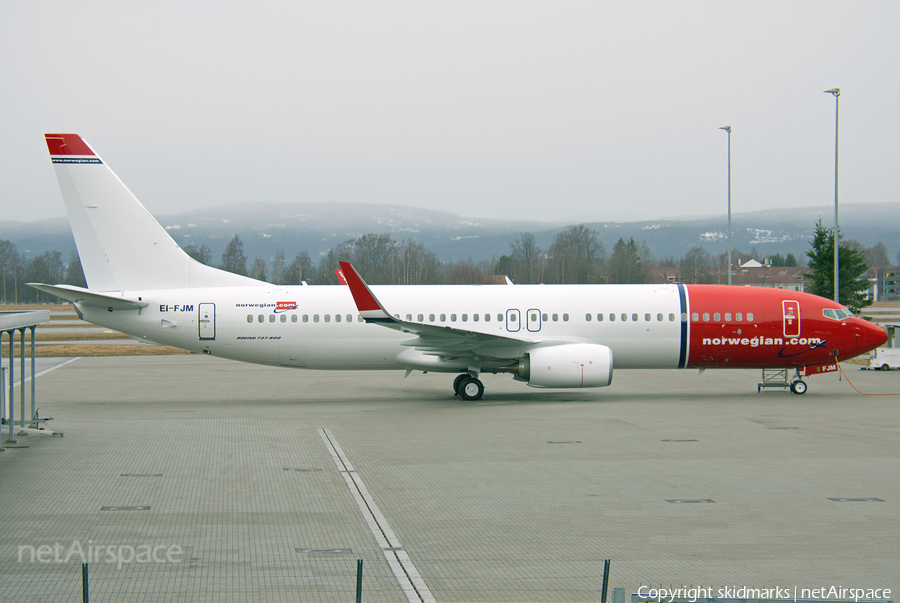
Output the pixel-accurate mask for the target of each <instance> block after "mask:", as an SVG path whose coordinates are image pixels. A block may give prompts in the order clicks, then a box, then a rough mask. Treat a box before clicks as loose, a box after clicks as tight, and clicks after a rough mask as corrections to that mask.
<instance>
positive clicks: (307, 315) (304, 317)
mask: <svg viewBox="0 0 900 603" xmlns="http://www.w3.org/2000/svg"><path fill="white" fill-rule="evenodd" d="M303 322H309V314H304V315H303Z"/></svg>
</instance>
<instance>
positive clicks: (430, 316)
mask: <svg viewBox="0 0 900 603" xmlns="http://www.w3.org/2000/svg"><path fill="white" fill-rule="evenodd" d="M428 322H434V314H429V315H428Z"/></svg>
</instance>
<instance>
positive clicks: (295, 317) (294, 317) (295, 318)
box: [291, 314, 297, 322]
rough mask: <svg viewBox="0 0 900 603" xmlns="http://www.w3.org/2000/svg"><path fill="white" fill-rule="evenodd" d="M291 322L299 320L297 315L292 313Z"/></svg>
mask: <svg viewBox="0 0 900 603" xmlns="http://www.w3.org/2000/svg"><path fill="white" fill-rule="evenodd" d="M291 322H297V315H296V314H291Z"/></svg>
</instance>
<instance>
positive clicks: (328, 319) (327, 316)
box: [325, 314, 331, 322]
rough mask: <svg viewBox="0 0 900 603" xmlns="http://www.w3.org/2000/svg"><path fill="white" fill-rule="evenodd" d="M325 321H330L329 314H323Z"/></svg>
mask: <svg viewBox="0 0 900 603" xmlns="http://www.w3.org/2000/svg"><path fill="white" fill-rule="evenodd" d="M325 322H331V314H326V315H325Z"/></svg>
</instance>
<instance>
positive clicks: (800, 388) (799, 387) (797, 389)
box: [791, 379, 807, 396]
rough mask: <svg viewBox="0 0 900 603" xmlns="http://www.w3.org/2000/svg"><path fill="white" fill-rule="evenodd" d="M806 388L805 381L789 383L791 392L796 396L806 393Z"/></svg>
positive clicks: (798, 380)
mask: <svg viewBox="0 0 900 603" xmlns="http://www.w3.org/2000/svg"><path fill="white" fill-rule="evenodd" d="M806 387H807V386H806V381H801V380H800V379H797V380H796V381H794V382H793V383H791V391H792V392H793V393H795V394H797V395H798V396H799V395H802V394H805V393H806Z"/></svg>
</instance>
